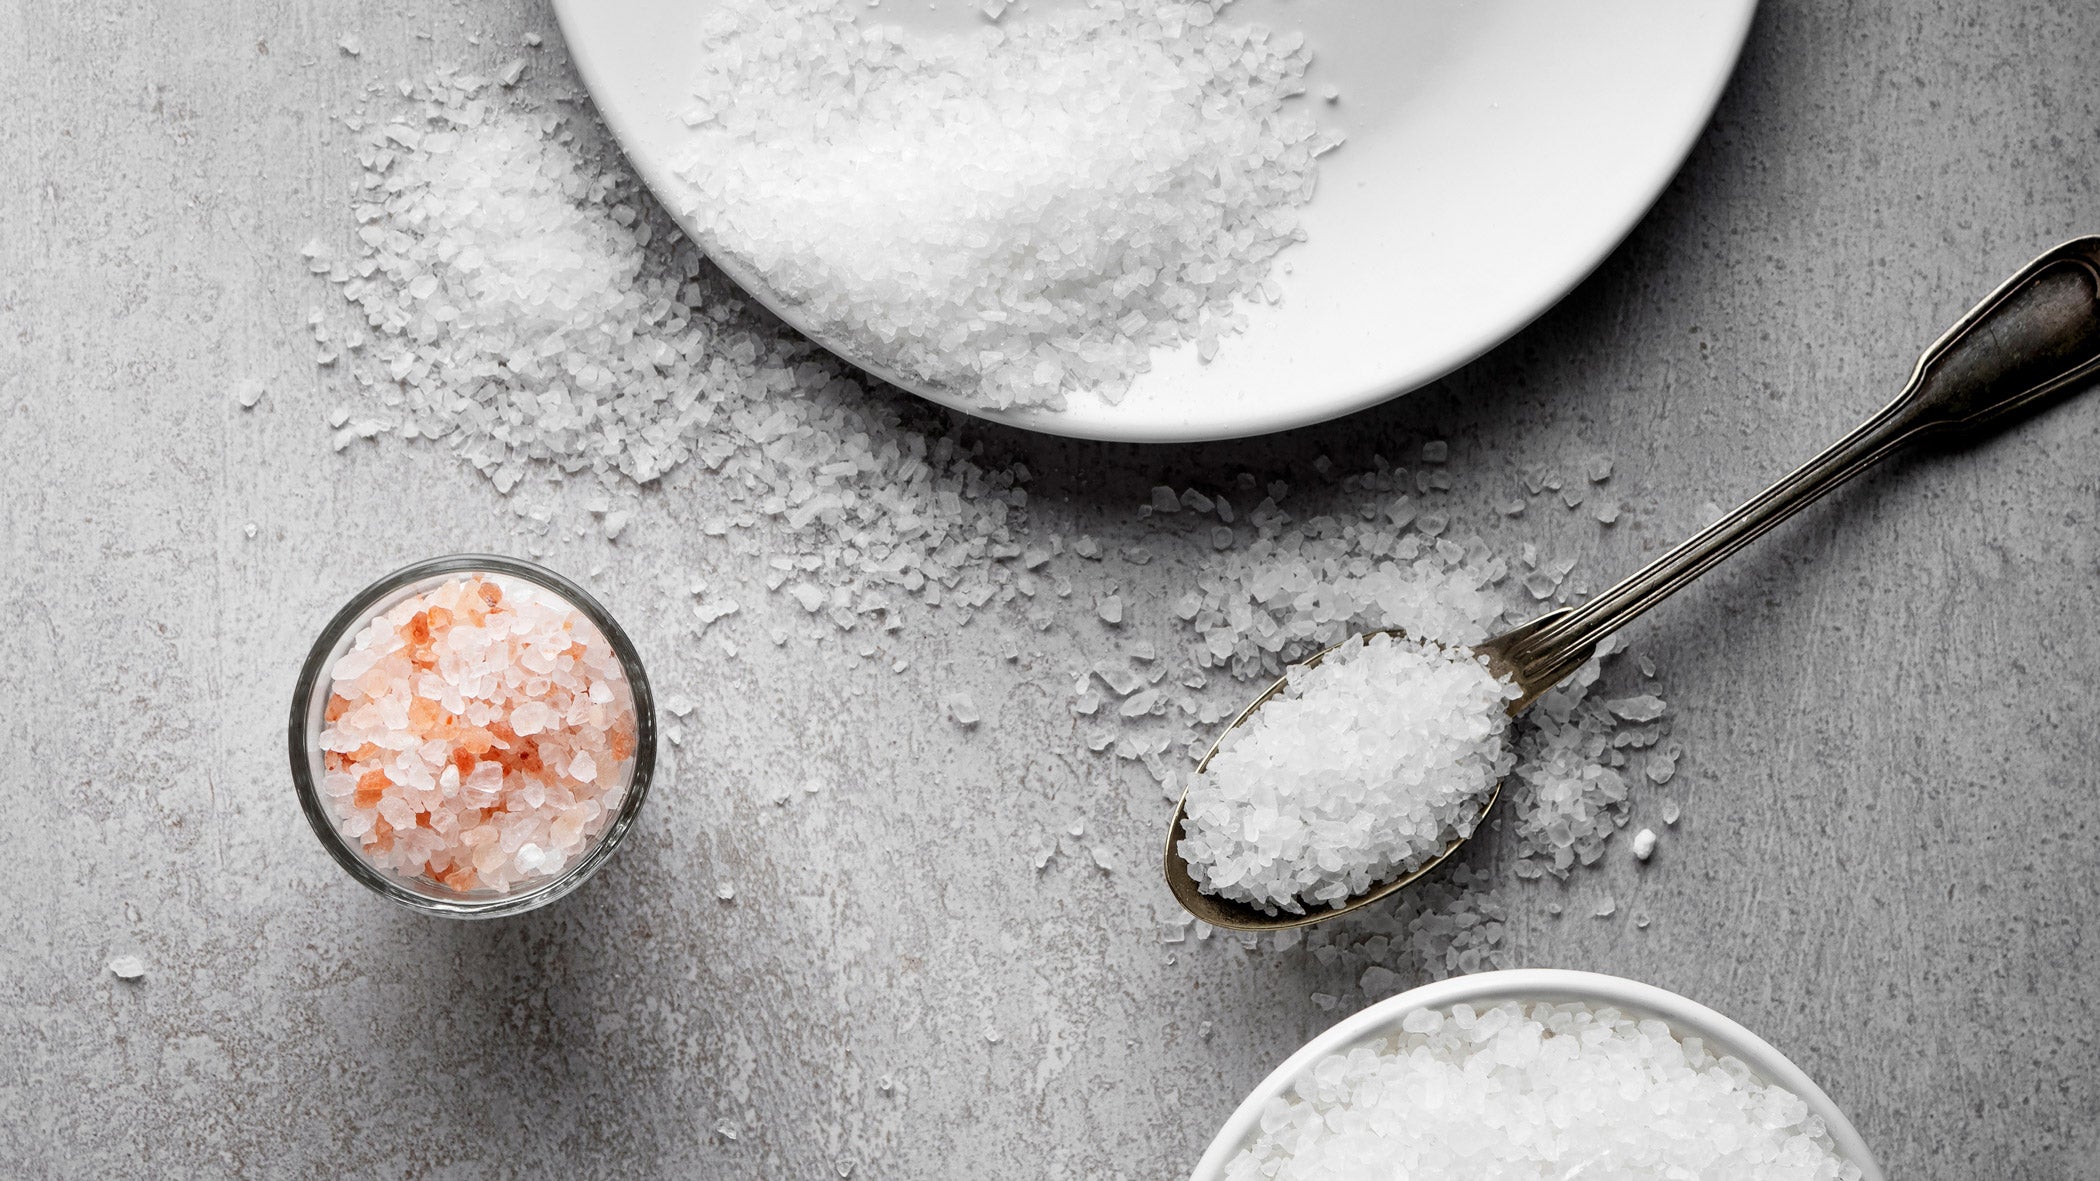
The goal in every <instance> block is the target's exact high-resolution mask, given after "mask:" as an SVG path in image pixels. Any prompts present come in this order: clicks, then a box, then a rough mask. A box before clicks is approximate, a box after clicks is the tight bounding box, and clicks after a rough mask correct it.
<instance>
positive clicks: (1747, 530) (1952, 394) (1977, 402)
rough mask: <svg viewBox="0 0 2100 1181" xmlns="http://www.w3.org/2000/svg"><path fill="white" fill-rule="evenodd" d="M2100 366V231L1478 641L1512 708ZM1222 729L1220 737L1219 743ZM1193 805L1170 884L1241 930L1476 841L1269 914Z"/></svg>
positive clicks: (1273, 926)
mask: <svg viewBox="0 0 2100 1181" xmlns="http://www.w3.org/2000/svg"><path fill="white" fill-rule="evenodd" d="M2096 374H2100V236H2096V237H2085V238H2078V239H2074V240H2072V241H2070V242H2066V243H2064V244H2063V245H2061V246H2059V247H2057V248H2056V249H2054V250H2051V251H2049V252H2048V253H2047V254H2044V255H2042V256H2041V257H2040V258H2037V259H2035V260H2034V261H2033V262H2031V263H2028V264H2027V265H2026V266H2025V267H2023V268H2021V269H2020V272H2019V273H2018V274H2016V275H2014V276H2013V277H2012V278H2010V279H2007V280H2006V281H2005V282H2004V283H2003V284H2002V285H2000V286H1999V288H1998V289H1997V290H1996V291H1993V292H1991V293H1990V294H1989V295H1988V296H1986V297H1984V300H1983V302H1981V303H1979V304H1977V305H1976V306H1975V307H1974V308H1972V309H1970V311H1969V313H1968V314H1967V315H1965V316H1963V317H1962V318H1961V320H1960V321H1958V322H1957V323H1956V324H1955V325H1954V327H1952V328H1950V329H1948V330H1947V332H1946V334H1945V335H1943V336H1941V337H1940V338H1939V339H1938V340H1937V341H1934V342H1933V344H1932V347H1930V348H1928V349H1926V350H1925V355H1924V356H1923V357H1920V358H1919V359H1918V365H1917V368H1916V369H1915V370H1913V371H1912V373H1911V379H1910V384H1909V385H1907V386H1905V387H1904V389H1903V392H1902V393H1901V394H1898V395H1897V396H1896V400H1895V401H1893V402H1890V403H1889V404H1888V405H1887V406H1885V407H1883V408H1882V409H1881V411H1880V412H1878V413H1876V414H1875V415H1874V416H1873V417H1871V418H1869V419H1867V421H1865V422H1864V423H1861V424H1860V426H1859V428H1858V429H1857V430H1854V431H1853V432H1852V433H1851V434H1849V435H1846V436H1845V437H1844V438H1843V439H1840V440H1838V442H1837V443H1836V444H1834V445H1833V446H1831V448H1830V449H1829V450H1827V451H1825V452H1823V454H1821V455H1819V456H1817V457H1816V458H1814V459H1812V460H1810V461H1809V462H1808V463H1806V464H1804V465H1803V466H1802V467H1801V468H1799V469H1798V470H1796V471H1795V472H1794V473H1793V474H1792V475H1789V476H1787V477H1786V478H1785V479H1783V480H1781V481H1779V482H1778V483H1776V484H1774V485H1772V486H1771V487H1770V488H1767V489H1766V490H1765V491H1763V492H1761V493H1759V494H1758V495H1757V496H1755V497H1753V498H1752V499H1751V500H1750V501H1749V502H1748V503H1746V504H1744V505H1743V506H1742V507H1741V508H1739V509H1737V510H1735V511H1734V512H1732V513H1729V514H1728V515H1727V516H1725V517H1722V518H1721V519H1720V520H1718V521H1716V522H1714V523H1713V524H1712V525H1709V526H1707V528H1706V529H1705V530H1703V531H1702V532H1700V533H1699V534H1698V535H1697V536H1695V537H1693V538H1692V539H1691V540H1690V541H1687V542H1685V543H1684V544H1683V545H1680V546H1678V547H1677V548H1676V549H1673V550H1671V551H1670V552H1669V553H1666V554H1664V555H1663V556H1662V557H1660V558H1657V559H1656V560H1655V561H1653V562H1651V563H1649V564H1648V566H1647V567H1646V568H1644V569H1642V570H1641V571H1640V572H1639V573H1637V574H1635V575H1634V576H1633V577H1631V578H1628V579H1627V580H1626V581H1624V582H1622V583H1620V584H1619V585H1617V586H1615V587H1612V588H1611V589H1610V590H1607V591H1605V592H1603V593H1602V594H1599V595H1597V596H1596V597H1595V598H1592V599H1590V600H1589V601H1588V602H1586V603H1584V604H1582V605H1581V606H1579V607H1565V608H1562V609H1560V610H1558V611H1553V612H1550V613H1548V614H1546V615H1542V616H1540V617H1539V618H1537V619H1534V620H1532V621H1531V622H1529V623H1527V624H1524V625H1523V626H1522V627H1519V628H1517V629H1515V630H1514V631H1510V632H1507V633H1505V634H1503V635H1500V636H1496V637H1495V638H1494V639H1492V640H1489V641H1487V642H1486V643H1484V644H1480V645H1477V646H1476V647H1475V649H1474V650H1475V651H1477V652H1479V653H1480V654H1482V655H1484V656H1486V657H1487V659H1488V667H1489V668H1490V669H1492V670H1493V671H1494V672H1495V674H1496V675H1497V676H1500V677H1503V678H1505V679H1507V680H1509V681H1510V682H1512V683H1514V684H1515V685H1516V686H1517V687H1518V688H1519V689H1521V690H1523V695H1522V696H1521V697H1519V698H1517V699H1516V700H1515V701H1512V702H1511V703H1510V705H1509V712H1510V714H1511V715H1512V716H1514V715H1516V714H1519V713H1521V712H1523V711H1524V710H1525V709H1526V708H1527V707H1529V706H1530V705H1531V703H1532V702H1534V701H1536V700H1538V699H1539V697H1540V696H1541V695H1542V694H1544V693H1545V692H1546V691H1547V690H1549V689H1551V688H1553V686H1555V685H1557V684H1559V683H1560V681H1561V680H1562V679H1563V678H1565V677H1566V676H1567V675H1568V674H1569V673H1572V672H1574V671H1575V670H1576V669H1578V668H1580V667H1582V664H1583V662H1584V661H1586V660H1588V659H1589V658H1590V656H1591V655H1592V654H1594V653H1595V652H1596V650H1597V643H1598V641H1600V640H1602V639H1603V638H1604V637H1606V636H1608V635H1610V634H1611V633H1613V632H1615V631H1617V630H1618V629H1619V628H1621V627H1624V626H1625V625H1626V624H1627V623H1629V622H1631V621H1632V620H1633V619H1634V618H1635V617H1636V616H1638V615H1640V614H1641V613H1642V612H1644V611H1646V610H1647V609H1648V608H1650V607H1653V606H1654V605H1656V604H1657V603H1660V602H1662V601H1663V600H1664V599H1666V598H1668V597H1669V596H1670V595H1671V594H1673V593H1675V592H1676V591H1677V590H1678V589H1679V588H1681V587H1683V586H1684V585H1685V584H1687V583H1689V582H1691V581H1692V580H1693V579H1695V578H1697V577H1699V576H1700V575H1701V574H1704V573H1706V572H1707V571H1708V570H1710V569H1712V568H1713V567H1714V566H1716V565H1718V564H1719V563H1720V562H1721V560H1722V559H1724V558H1726V557H1728V556H1729V555H1730V554H1733V553H1735V551H1737V550H1739V549H1741V548H1743V547H1744V546H1746V545H1748V544H1750V542H1752V541H1754V540H1755V539H1757V538H1758V537H1760V536H1762V535H1763V534H1764V533H1765V532H1766V531H1767V530H1769V529H1771V528H1772V527H1773V526H1775V525H1777V524H1779V523H1780V522H1781V521H1784V520H1786V519H1787V518H1788V517H1791V516H1793V515H1794V514H1795V513H1797V512H1799V511H1800V510H1801V509H1803V508H1805V507H1807V506H1808V505H1809V504H1811V503H1813V502H1814V501H1816V500H1818V499H1819V498H1821V497H1822V496H1823V495H1824V494H1825V493H1827V492H1829V491H1830V490H1831V489H1833V488H1836V487H1837V486H1838V485H1840V484H1842V483H1844V482H1845V481H1847V480H1849V479H1851V478H1852V477H1854V476H1856V475H1858V474H1860V473H1861V472H1863V471H1865V470H1867V469H1868V468H1869V467H1872V466H1873V465H1874V464H1876V463H1878V462H1879V461H1881V460H1882V459H1883V458H1885V457H1887V456H1888V455H1890V454H1892V453H1893V452H1895V451H1896V450H1897V449H1899V448H1900V447H1902V446H1903V445H1905V444H1907V443H1910V442H1913V441H1918V440H1925V439H1936V440H1940V441H1943V442H1947V443H1956V444H1958V443H1967V442H1970V441H1972V440H1974V439H1976V438H1977V437H1979V436H1981V435H1982V434H1983V433H1985V430H1986V428H1989V427H1993V426H1996V425H1999V424H2000V423H2002V422H2003V421H2005V420H2007V419H2009V418H2010V417H2011V416H2012V415H2014V414H2016V413H2018V412H2020V411H2024V410H2029V409H2032V408H2034V407H2036V406H2038V405H2040V404H2041V403H2043V402H2045V401H2047V400H2049V399H2051V398H2052V397H2054V396H2056V395H2059V394H2064V393H2068V392H2070V391H2071V390H2073V389H2076V388H2079V387H2082V386H2083V385H2085V384H2086V383H2087V382H2089V381H2091V380H2092V379H2093V378H2094V377H2095V375H2096ZM1372 634H1376V633H1372ZM1389 634H1393V635H1400V634H1402V633H1400V632H1398V631H1392V632H1390V633H1389ZM1364 638H1365V637H1363V636H1352V637H1350V638H1349V639H1346V640H1343V641H1342V644H1354V643H1361V642H1362V641H1363V639H1364ZM1339 647H1341V644H1337V645H1335V647H1334V648H1328V649H1326V650H1325V651H1322V652H1319V653H1317V654H1315V655H1313V656H1311V657H1309V658H1308V659H1306V660H1304V661H1303V662H1301V665H1300V667H1305V668H1310V667H1313V666H1315V665H1317V664H1319V663H1320V661H1321V660H1322V659H1323V658H1325V657H1326V656H1327V655H1328V654H1329V653H1331V652H1333V651H1335V650H1336V648H1339ZM1288 683H1289V678H1288V677H1286V678H1284V679H1281V680H1278V681H1277V682H1276V683H1275V684H1274V685H1271V686H1270V687H1269V689H1268V691H1267V692H1264V693H1263V694H1262V695H1261V696H1259V697H1257V698H1255V699H1254V701H1253V702H1252V703H1251V704H1249V705H1248V706H1247V708H1246V709H1244V710H1241V711H1240V715H1239V716H1238V717H1236V718H1234V719H1233V720H1232V724H1231V725H1230V726H1228V727H1226V731H1225V732H1226V733H1230V732H1231V731H1232V730H1234V729H1237V728H1238V727H1240V726H1241V725H1244V724H1245V723H1246V721H1247V719H1248V718H1251V717H1253V716H1254V713H1255V711H1256V710H1259V709H1260V708H1261V707H1262V705H1263V704H1264V703H1266V702H1267V701H1268V700H1269V699H1270V698H1272V697H1274V696H1276V694H1277V693H1278V692H1280V691H1281V690H1282V689H1283V688H1284V686H1285V685H1286V684H1288ZM1223 740H1224V735H1223V734H1220V735H1219V741H1220V742H1222V741H1223ZM1217 753H1218V745H1217V743H1213V744H1212V745H1211V748H1210V751H1209V753H1207V754H1205V755H1204V756H1203V761H1202V762H1201V763H1198V764H1197V765H1196V773H1197V774H1198V775H1200V774H1202V773H1203V771H1204V770H1205V769H1206V768H1208V767H1209V766H1210V761H1211V759H1212V758H1214V757H1216V755H1217ZM1501 794H1502V789H1501V786H1500V785H1497V786H1496V788H1495V791H1494V792H1492V793H1491V794H1490V795H1489V796H1488V799H1487V800H1486V802H1485V803H1483V804H1482V805H1481V819H1482V821H1483V822H1484V821H1485V820H1486V817H1487V812H1488V810H1489V809H1491V808H1493V807H1494V806H1495V800H1496V799H1497V798H1499V797H1500V796H1501ZM1187 807H1188V796H1187V793H1186V792H1184V793H1183V795H1182V801H1181V803H1180V804H1179V805H1177V806H1176V807H1175V809H1174V822H1173V825H1172V826H1171V827H1170V828H1168V830H1167V855H1166V873H1167V887H1168V889H1170V890H1172V891H1173V892H1174V897H1175V898H1176V899H1178V900H1179V901H1180V902H1181V905H1182V906H1184V907H1185V908H1187V909H1188V912H1189V913H1190V914H1193V915H1195V916H1196V917H1197V918H1199V919H1202V920H1203V921H1204V922H1207V923H1210V924H1211V925H1213V926H1218V927H1227V928H1231V929H1233V930H1239V931H1274V930H1282V929H1284V928H1286V927H1301V926H1305V925H1307V924H1309V923H1316V922H1319V921H1320V920H1322V919H1329V918H1333V917H1334V916H1336V915H1339V914H1346V913H1348V912H1349V911H1352V910H1355V909H1356V908H1358V907H1360V906H1365V905H1368V904H1369V903H1372V902H1376V901H1377V900H1378V899H1380V898H1383V897H1385V896H1386V895H1388V894H1391V893H1393V892H1394V891H1395V890H1398V889H1400V888H1401V887H1403V886H1406V885H1407V884H1408V883H1410V882H1412V881H1414V880H1415V879H1417V878H1419V877H1421V876H1422V875H1423V874H1426V873H1428V872H1429V871H1430V870H1432V869H1434V868H1436V867H1437V866H1438V865H1439V864H1441V863H1442V862H1443V861H1444V860H1445V859H1446V858H1448V857H1450V856H1451V854H1452V853H1454V852H1456V851H1457V850H1458V847H1459V845H1461V844H1463V843H1464V838H1460V839H1459V840H1456V841H1453V842H1451V844H1450V845H1449V846H1448V847H1446V848H1445V849H1444V851H1443V852H1442V853H1439V854H1437V855H1436V856H1435V857H1434V858H1432V859H1430V861H1429V862H1428V864H1426V865H1423V866H1422V867H1421V868H1419V869H1417V870H1415V871H1414V872H1412V873H1409V874H1407V875H1405V876H1403V877H1399V878H1395V879H1393V880H1392V881H1389V882H1383V883H1380V884H1379V885H1376V886H1373V887H1372V888H1370V889H1369V890H1366V891H1365V892H1363V893H1362V894H1359V895H1357V896H1355V897H1353V898H1351V899H1349V900H1348V901H1347V902H1345V903H1344V904H1342V905H1341V906H1338V907H1332V908H1327V909H1322V910H1318V911H1315V912H1312V913H1308V914H1278V915H1270V914H1264V913H1262V912H1261V911H1260V910H1259V909H1257V908H1255V907H1252V906H1248V905H1246V904H1244V903H1240V902H1233V901H1230V900H1228V899H1224V898H1219V897H1216V896H1214V895H1210V894H1205V893H1203V892H1202V891H1201V890H1199V889H1198V888H1197V886H1196V882H1195V879H1193V878H1192V877H1190V876H1189V868H1188V863H1187V862H1186V861H1184V860H1183V859H1182V857H1181V854H1180V851H1179V848H1178V846H1179V844H1180V835H1181V824H1182V820H1183V818H1184V817H1185V816H1186V814H1187V813H1186V809H1187ZM1475 831H1478V829H1477V827H1476V829H1475Z"/></svg>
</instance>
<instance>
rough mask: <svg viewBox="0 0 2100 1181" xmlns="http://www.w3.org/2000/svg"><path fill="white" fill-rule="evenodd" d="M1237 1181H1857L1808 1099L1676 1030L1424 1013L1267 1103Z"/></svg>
mask: <svg viewBox="0 0 2100 1181" xmlns="http://www.w3.org/2000/svg"><path fill="white" fill-rule="evenodd" d="M1224 1176H1225V1178H1226V1181H1388V1179H1390V1178H1394V1177H1405V1178H1408V1181H1565V1179H1567V1178H1574V1177H1578V1176H1579V1177H1583V1178H1589V1177H1596V1178H1611V1179H1613V1181H1665V1179H1676V1178H1695V1177H1696V1178H1711V1179H1716V1181H1718V1179H1721V1178H1742V1179H1744V1181H1749V1179H1752V1178H1759V1179H1766V1178H1771V1179H1776V1178H1786V1179H1787V1181H1858V1179H1859V1177H1860V1176H1861V1172H1860V1168H1859V1166H1858V1165H1856V1164H1854V1163H1852V1162H1850V1161H1848V1160H1846V1159H1845V1158H1844V1157H1843V1156H1842V1155H1840V1154H1839V1152H1838V1151H1837V1148H1836V1146H1835V1144H1834V1143H1833V1142H1832V1141H1831V1138H1830V1135H1829V1132H1828V1130H1827V1129H1826V1128H1825V1126H1824V1124H1823V1121H1822V1119H1821V1118H1820V1117H1818V1116H1816V1115H1815V1114H1814V1113H1812V1112H1811V1111H1810V1109H1809V1106H1808V1104H1807V1103H1806V1102H1805V1101H1804V1100H1802V1099H1801V1097H1800V1096H1798V1095H1795V1094H1793V1093H1792V1092H1791V1091H1788V1090H1786V1089H1785V1088H1783V1087H1780V1086H1777V1085H1774V1084H1771V1083H1767V1082H1765V1081H1763V1080H1761V1079H1760V1078H1758V1077H1757V1076H1756V1075H1755V1074H1754V1073H1753V1072H1752V1071H1751V1070H1750V1069H1749V1068H1748V1067H1747V1066H1745V1065H1744V1064H1743V1063H1742V1062H1741V1061H1739V1060H1737V1059H1734V1058H1730V1057H1724V1056H1717V1055H1716V1054H1715V1053H1714V1052H1713V1051H1712V1049H1710V1048H1709V1047H1708V1046H1707V1045H1706V1044H1705V1043H1704V1042H1703V1041H1701V1040H1700V1039H1696V1038H1679V1037H1678V1036H1677V1035H1676V1033H1675V1032H1674V1031H1672V1029H1671V1028H1670V1027H1669V1026H1668V1025H1667V1024H1665V1023H1664V1022H1661V1021H1657V1020H1654V1019H1642V1018H1638V1017H1635V1016H1633V1015H1631V1014H1628V1013H1625V1012H1622V1011H1620V1010H1617V1009H1613V1008H1608V1007H1591V1006H1589V1005H1585V1004H1580V1003H1564V1004H1547V1003H1534V1004H1528V1005H1526V1004H1520V1003H1517V1002H1514V1001H1507V1002H1503V1003H1501V1004H1497V1005H1493V1006H1490V1007H1485V1008H1475V1007H1474V1006H1471V1005H1463V1004H1461V1005H1454V1006H1452V1007H1451V1008H1449V1009H1441V1010H1439V1009H1417V1010H1415V1011H1413V1012H1411V1013H1408V1014H1407V1015H1406V1016H1404V1017H1403V1018H1401V1028H1400V1032H1397V1033H1392V1034H1388V1035H1386V1036H1384V1037H1381V1038H1377V1039H1374V1040H1372V1041H1370V1042H1368V1043H1366V1044H1363V1045H1359V1046H1356V1047H1353V1048H1351V1049H1350V1050H1348V1051H1347V1052H1344V1053H1337V1054H1331V1055H1329V1056H1327V1057H1325V1058H1322V1059H1320V1060H1319V1061H1317V1062H1315V1063H1313V1064H1312V1065H1311V1066H1310V1067H1309V1068H1307V1069H1306V1070H1305V1072H1304V1073H1303V1074H1302V1075H1301V1076H1300V1077H1299V1079H1298V1081H1297V1082H1296V1083H1295V1084H1294V1085H1293V1086H1292V1088H1291V1089H1290V1091H1289V1092H1287V1093H1286V1094H1284V1095H1282V1096H1279V1097H1277V1098H1275V1099H1272V1100H1270V1101H1269V1103H1268V1105H1267V1106H1266V1107H1265V1108H1264V1109H1263V1111H1262V1116H1261V1122H1260V1125H1259V1129H1258V1130H1257V1131H1256V1133H1255V1134H1254V1136H1253V1137H1252V1139H1251V1140H1250V1142H1249V1143H1248V1144H1246V1145H1245V1146H1244V1147H1243V1148H1241V1150H1240V1151H1239V1152H1238V1154H1236V1155H1235V1156H1233V1157H1232V1158H1231V1159H1230V1160H1229V1161H1228V1162H1227V1163H1226V1165H1225V1171H1224Z"/></svg>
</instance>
